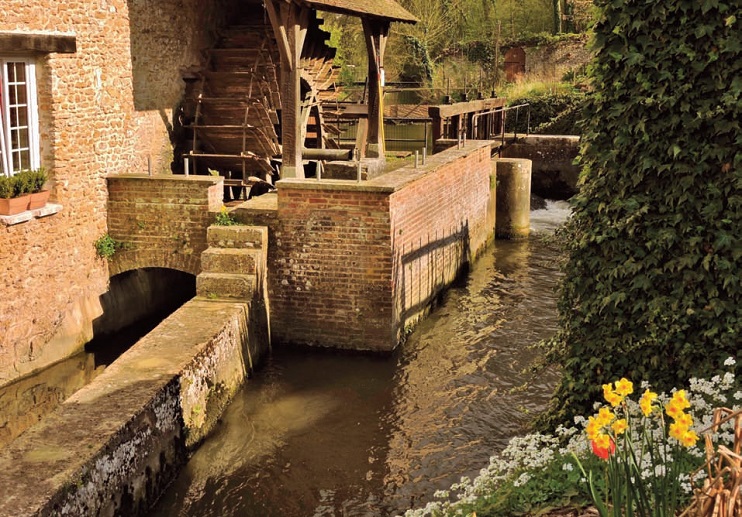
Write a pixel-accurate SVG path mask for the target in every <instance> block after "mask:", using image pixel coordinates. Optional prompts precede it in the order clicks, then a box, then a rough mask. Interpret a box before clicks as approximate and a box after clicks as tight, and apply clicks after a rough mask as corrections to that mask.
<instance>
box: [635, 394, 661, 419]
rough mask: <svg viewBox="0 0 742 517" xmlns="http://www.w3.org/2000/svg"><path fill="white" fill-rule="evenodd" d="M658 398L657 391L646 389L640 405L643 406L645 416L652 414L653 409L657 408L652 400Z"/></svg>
mask: <svg viewBox="0 0 742 517" xmlns="http://www.w3.org/2000/svg"><path fill="white" fill-rule="evenodd" d="M656 398H657V394H656V393H654V392H653V391H649V389H646V390H644V393H643V394H642V398H641V399H639V407H640V408H641V410H642V413H643V414H644V416H649V415H651V414H652V411H654V409H655V407H654V406H652V402H654V400H655V399H656Z"/></svg>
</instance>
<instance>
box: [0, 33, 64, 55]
mask: <svg viewBox="0 0 742 517" xmlns="http://www.w3.org/2000/svg"><path fill="white" fill-rule="evenodd" d="M0 52H56V53H59V54H74V53H75V52H77V39H76V37H75V36H66V35H59V34H38V33H37V34H33V33H30V34H22V33H15V32H0Z"/></svg>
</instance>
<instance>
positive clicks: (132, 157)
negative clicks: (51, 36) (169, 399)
mask: <svg viewBox="0 0 742 517" xmlns="http://www.w3.org/2000/svg"><path fill="white" fill-rule="evenodd" d="M220 4H221V3H220V2H218V1H215V2H200V1H198V0H160V1H157V2H155V1H151V0H129V1H126V0H71V1H65V2H59V1H56V0H33V1H29V0H4V1H3V4H2V9H1V10H2V15H0V31H4V32H16V33H25V34H38V33H65V34H68V35H74V37H75V39H76V46H77V51H76V52H75V53H73V54H56V53H50V54H37V55H35V56H34V57H35V58H36V69H37V82H38V100H39V123H40V137H41V163H42V165H43V166H44V167H45V168H46V169H47V170H48V171H49V173H50V182H49V186H50V187H51V190H52V196H51V200H52V202H54V203H58V204H60V205H61V206H62V209H61V211H60V212H59V213H56V214H54V215H50V216H47V217H43V218H38V219H37V218H34V219H31V220H30V221H28V222H24V223H22V224H15V225H12V226H5V225H0V289H1V290H2V292H3V296H2V299H0V385H2V384H5V383H7V382H9V381H11V380H13V379H15V378H17V377H19V376H21V375H24V374H26V373H29V372H31V371H33V370H35V369H38V368H41V367H43V366H46V365H48V364H50V363H52V362H55V361H57V360H59V359H61V358H63V357H67V356H69V355H71V354H73V353H74V352H75V351H77V350H79V349H80V348H81V346H82V345H83V344H84V343H85V342H86V341H87V340H88V339H90V337H91V336H92V326H91V321H92V320H93V319H94V318H96V317H97V316H98V315H99V314H100V312H101V308H100V303H99V301H98V297H99V296H100V295H101V294H102V293H104V292H105V291H106V284H107V281H108V277H109V272H108V264H107V263H106V262H105V261H103V260H101V259H99V258H98V257H97V256H96V254H95V249H94V247H93V242H94V241H95V240H96V239H97V238H98V237H100V236H101V235H103V234H104V233H105V232H106V230H107V225H106V200H107V194H108V192H107V185H106V181H105V177H106V176H107V175H110V174H122V173H130V172H140V173H141V172H146V171H147V163H148V158H149V159H150V163H151V167H152V170H153V171H169V170H170V161H171V159H172V146H171V144H170V140H171V138H172V137H173V136H174V135H173V132H174V131H177V122H176V120H175V119H177V116H176V115H177V114H176V115H174V111H173V109H174V107H175V106H176V105H177V103H178V102H179V99H180V95H181V94H182V90H183V82H182V80H181V79H180V71H181V69H186V68H190V67H192V66H193V65H194V63H196V62H197V60H198V56H199V51H200V49H201V48H203V47H204V46H207V45H208V43H209V41H210V40H211V39H212V38H213V32H214V30H213V29H214V27H215V26H216V25H218V23H219V22H220V20H219V18H220V16H221V15H219V14H217V13H219V12H220ZM11 50H12V49H11ZM8 51H9V50H8V49H2V50H0V52H2V53H6V52H8Z"/></svg>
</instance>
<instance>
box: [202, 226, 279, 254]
mask: <svg viewBox="0 0 742 517" xmlns="http://www.w3.org/2000/svg"><path fill="white" fill-rule="evenodd" d="M206 239H207V243H208V245H209V246H210V247H212V248H258V249H268V228H266V227H259V226H243V225H235V226H217V225H212V226H209V229H208V230H207V235H206Z"/></svg>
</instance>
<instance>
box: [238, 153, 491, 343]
mask: <svg viewBox="0 0 742 517" xmlns="http://www.w3.org/2000/svg"><path fill="white" fill-rule="evenodd" d="M489 153H490V148H489V143H488V142H477V141H470V142H468V144H467V145H466V147H465V148H463V149H460V150H458V149H449V150H447V151H445V152H443V153H440V154H438V155H434V156H431V157H429V158H428V161H427V164H426V166H425V167H420V168H418V169H415V168H414V167H413V166H408V167H403V168H401V169H398V170H396V171H394V172H392V173H387V174H384V175H382V176H380V177H378V178H375V179H373V180H370V181H365V182H363V183H356V182H354V181H340V180H328V181H321V182H317V181H313V180H282V181H280V182H279V183H278V211H277V215H276V217H275V219H272V220H271V219H268V218H259V222H260V223H261V224H266V225H268V226H269V227H270V245H269V296H270V304H271V333H272V337H273V339H274V341H275V342H277V343H281V342H284V343H285V342H291V343H298V344H306V345H318V346H325V347H337V348H348V349H357V350H377V351H389V350H392V349H393V348H394V347H395V346H396V345H397V343H398V342H399V340H400V339H401V337H402V335H403V332H404V330H405V327H406V326H408V325H411V324H413V323H414V322H415V321H416V320H417V318H419V316H420V315H421V314H423V313H424V312H425V311H426V310H427V309H428V308H429V306H430V303H431V302H432V301H433V300H434V298H435V296H436V295H437V294H438V293H439V292H440V290H441V289H442V288H443V287H444V286H445V285H447V284H448V283H450V282H451V281H452V280H453V278H455V276H456V275H457V273H458V272H459V271H460V270H461V269H462V268H463V267H464V266H465V264H466V263H467V262H468V261H469V260H470V259H471V257H472V256H474V255H475V254H476V253H477V252H478V251H480V250H481V249H482V248H483V247H484V245H485V244H486V242H487V241H488V239H490V238H491V235H492V232H493V229H494V212H493V209H494V205H493V196H494V194H493V193H492V191H491V185H493V184H494V182H493V181H492V180H491V179H490V175H491V163H490V156H489ZM238 216H239V211H238ZM253 222H255V221H253Z"/></svg>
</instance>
